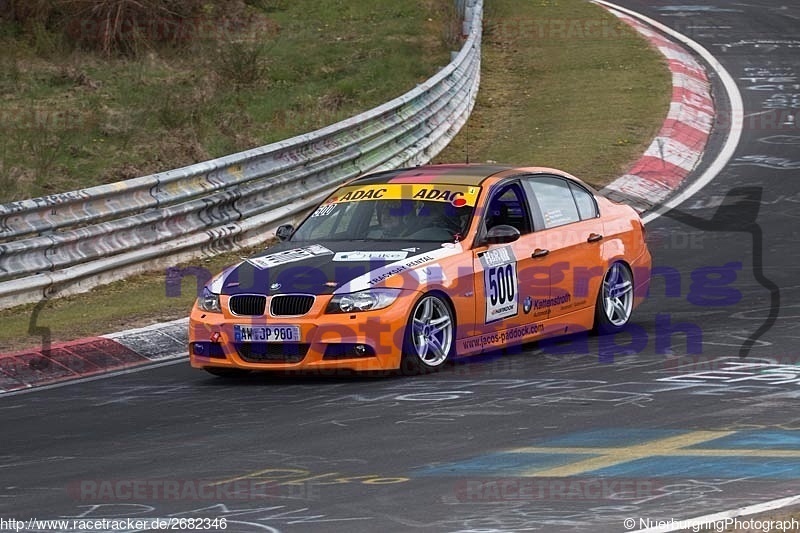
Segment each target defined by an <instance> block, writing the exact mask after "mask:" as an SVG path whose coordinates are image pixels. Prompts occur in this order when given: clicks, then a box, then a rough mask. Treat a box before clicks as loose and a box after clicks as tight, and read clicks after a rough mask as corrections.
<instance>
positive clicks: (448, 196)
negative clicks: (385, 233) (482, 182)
mask: <svg viewBox="0 0 800 533" xmlns="http://www.w3.org/2000/svg"><path fill="white" fill-rule="evenodd" d="M480 190H481V189H480V187H474V186H465V185H449V184H435V185H434V184H430V183H428V184H413V183H381V184H376V185H353V186H350V187H343V188H341V189H339V190H338V191H336V193H334V195H333V196H331V197H330V198H328V199H327V200H326V201H325V204H323V205H330V204H338V203H342V202H358V201H362V200H414V201H417V200H419V201H428V202H446V203H449V204H451V205H453V206H455V207H472V206H474V205H475V202H476V201H477V200H478V193H479V192H480ZM318 210H319V209H318Z"/></svg>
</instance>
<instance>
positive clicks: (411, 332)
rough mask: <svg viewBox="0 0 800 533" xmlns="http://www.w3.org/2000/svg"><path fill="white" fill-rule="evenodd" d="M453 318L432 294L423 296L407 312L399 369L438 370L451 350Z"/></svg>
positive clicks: (411, 371)
mask: <svg viewBox="0 0 800 533" xmlns="http://www.w3.org/2000/svg"><path fill="white" fill-rule="evenodd" d="M454 332H455V317H454V314H453V312H452V311H451V309H450V305H449V304H448V303H447V302H446V301H445V300H444V299H442V298H441V297H439V296H437V295H435V294H426V295H424V296H423V297H422V298H420V299H419V301H417V303H416V304H415V305H414V307H413V308H412V310H411V315H410V316H409V319H408V324H407V325H406V332H405V335H404V341H403V357H402V361H401V365H400V368H401V370H402V371H403V373H407V374H418V373H424V372H431V371H433V370H437V369H439V368H441V367H442V366H443V365H444V364H445V363H446V362H447V360H448V359H449V358H450V354H451V353H452V351H453V337H454Z"/></svg>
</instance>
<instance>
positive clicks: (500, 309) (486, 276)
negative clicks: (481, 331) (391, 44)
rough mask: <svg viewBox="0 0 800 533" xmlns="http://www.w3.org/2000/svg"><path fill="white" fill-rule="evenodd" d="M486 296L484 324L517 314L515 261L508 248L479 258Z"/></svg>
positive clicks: (496, 250)
mask: <svg viewBox="0 0 800 533" xmlns="http://www.w3.org/2000/svg"><path fill="white" fill-rule="evenodd" d="M480 260H481V264H482V265H483V288H484V294H485V295H486V323H487V324H488V323H489V322H494V321H495V320H500V319H503V318H508V317H510V316H515V315H516V314H517V308H518V301H519V297H518V294H517V289H518V287H519V283H518V280H517V259H516V257H514V252H513V251H512V250H511V247H510V246H505V247H503V248H496V249H494V250H488V251H487V252H485V253H484V254H483V255H482V256H481V257H480Z"/></svg>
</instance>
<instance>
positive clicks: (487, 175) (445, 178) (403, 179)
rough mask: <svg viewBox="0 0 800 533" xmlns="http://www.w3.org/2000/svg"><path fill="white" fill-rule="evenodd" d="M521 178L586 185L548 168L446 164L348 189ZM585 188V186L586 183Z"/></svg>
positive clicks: (373, 177)
mask: <svg viewBox="0 0 800 533" xmlns="http://www.w3.org/2000/svg"><path fill="white" fill-rule="evenodd" d="M519 174H554V175H558V176H561V177H564V178H568V179H572V180H574V181H576V182H579V183H583V181H582V180H579V179H578V178H576V177H575V176H572V175H570V174H568V173H566V172H564V171H562V170H558V169H554V168H548V167H515V166H510V165H487V164H456V165H453V164H447V165H421V166H418V167H410V168H400V169H394V170H386V171H382V172H375V173H372V174H366V175H364V176H361V177H359V178H356V179H354V180H352V181H350V182H349V183H348V185H368V184H377V183H415V184H421V183H442V184H449V185H471V186H480V185H483V184H484V182H486V181H487V180H490V179H491V178H495V179H491V181H492V182H496V181H498V180H500V179H502V178H506V177H509V176H516V175H519ZM583 184H584V185H586V184H585V183H583Z"/></svg>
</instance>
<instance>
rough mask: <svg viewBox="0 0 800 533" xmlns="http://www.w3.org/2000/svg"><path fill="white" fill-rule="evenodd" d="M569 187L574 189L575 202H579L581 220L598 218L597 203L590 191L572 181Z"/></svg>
mask: <svg viewBox="0 0 800 533" xmlns="http://www.w3.org/2000/svg"><path fill="white" fill-rule="evenodd" d="M569 188H570V189H572V196H573V197H574V198H575V203H576V204H578V213H579V214H580V215H581V220H588V219H590V218H596V217H597V204H596V203H595V202H594V198H593V197H592V195H591V194H590V193H589V191H587V190H586V189H584V188H583V187H581V186H580V185H576V184H574V183H572V182H570V184H569Z"/></svg>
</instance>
